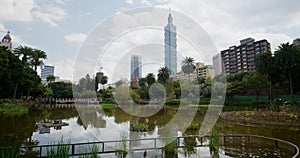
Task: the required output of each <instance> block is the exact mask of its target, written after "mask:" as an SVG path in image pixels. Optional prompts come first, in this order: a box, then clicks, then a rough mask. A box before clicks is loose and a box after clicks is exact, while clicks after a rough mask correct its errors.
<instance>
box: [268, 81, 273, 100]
mask: <svg viewBox="0 0 300 158" xmlns="http://www.w3.org/2000/svg"><path fill="white" fill-rule="evenodd" d="M269 82H270V83H269V97H270V98H269V103H270V104H272V100H273V99H272V97H273V96H272V78H271V76H270V75H269Z"/></svg>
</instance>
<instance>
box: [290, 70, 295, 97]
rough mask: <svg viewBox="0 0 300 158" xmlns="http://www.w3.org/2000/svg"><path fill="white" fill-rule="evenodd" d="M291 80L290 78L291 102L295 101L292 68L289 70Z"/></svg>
mask: <svg viewBox="0 0 300 158" xmlns="http://www.w3.org/2000/svg"><path fill="white" fill-rule="evenodd" d="M289 80H290V92H291V99H292V100H291V102H292V103H294V92H293V81H292V80H293V79H292V74H291V70H289Z"/></svg>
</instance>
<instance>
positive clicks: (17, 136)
mask: <svg viewBox="0 0 300 158" xmlns="http://www.w3.org/2000/svg"><path fill="white" fill-rule="evenodd" d="M47 116H49V112H48V111H47V110H44V109H43V110H42V109H34V110H30V111H29V114H27V115H22V116H5V115H1V117H0V124H1V130H0V139H1V141H0V146H13V145H14V144H13V143H17V144H18V145H20V144H22V143H24V142H25V144H26V143H27V144H31V143H33V144H35V143H38V142H37V141H36V140H32V134H33V132H35V131H36V130H37V127H36V125H35V123H36V122H39V121H41V120H43V119H45V118H46V117H47Z"/></svg>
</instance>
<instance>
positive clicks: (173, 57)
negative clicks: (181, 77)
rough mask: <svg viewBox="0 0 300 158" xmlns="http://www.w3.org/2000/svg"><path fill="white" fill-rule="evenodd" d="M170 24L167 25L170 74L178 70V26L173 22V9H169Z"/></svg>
mask: <svg viewBox="0 0 300 158" xmlns="http://www.w3.org/2000/svg"><path fill="white" fill-rule="evenodd" d="M169 10H170V11H169V17H168V24H167V26H165V34H164V35H165V40H164V42H165V67H166V68H168V69H169V75H175V74H176V72H177V44H176V43H177V39H176V26H175V25H174V24H173V17H172V15H171V9H169Z"/></svg>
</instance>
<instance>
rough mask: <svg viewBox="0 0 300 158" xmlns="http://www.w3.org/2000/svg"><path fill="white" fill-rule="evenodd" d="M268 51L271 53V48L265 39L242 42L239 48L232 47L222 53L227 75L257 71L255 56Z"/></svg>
mask: <svg viewBox="0 0 300 158" xmlns="http://www.w3.org/2000/svg"><path fill="white" fill-rule="evenodd" d="M267 51H271V46H270V43H269V42H268V41H267V40H265V39H263V40H260V41H255V39H253V38H246V39H243V40H240V45H239V46H231V47H229V48H228V49H226V50H223V51H221V56H222V61H223V63H224V70H225V73H226V74H234V73H238V72H245V71H255V70H256V67H255V61H254V60H255V56H256V55H257V54H260V53H263V52H267Z"/></svg>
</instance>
